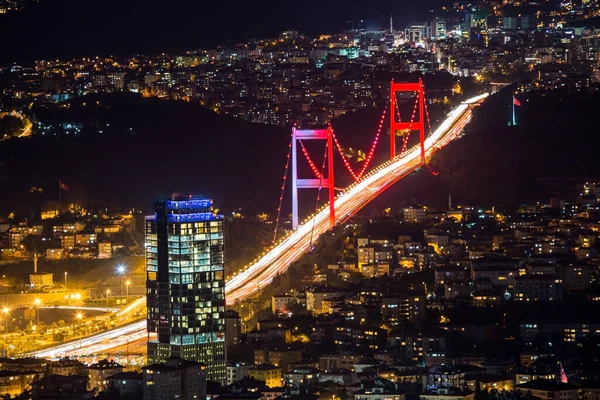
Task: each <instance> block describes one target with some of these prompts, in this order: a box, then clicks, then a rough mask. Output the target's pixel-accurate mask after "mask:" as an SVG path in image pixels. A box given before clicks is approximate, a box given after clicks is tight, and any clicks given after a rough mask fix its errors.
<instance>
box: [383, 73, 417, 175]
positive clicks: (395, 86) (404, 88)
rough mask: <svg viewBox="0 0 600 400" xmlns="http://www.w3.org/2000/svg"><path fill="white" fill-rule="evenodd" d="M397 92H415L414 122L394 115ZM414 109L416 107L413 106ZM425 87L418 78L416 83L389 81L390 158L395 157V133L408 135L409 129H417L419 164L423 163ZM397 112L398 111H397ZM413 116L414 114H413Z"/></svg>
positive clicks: (396, 104)
mask: <svg viewBox="0 0 600 400" xmlns="http://www.w3.org/2000/svg"><path fill="white" fill-rule="evenodd" d="M398 92H416V94H417V98H416V102H417V103H418V104H416V105H415V106H416V107H417V108H418V109H419V120H418V121H417V122H414V121H413V119H414V118H411V120H410V122H402V121H400V120H399V119H400V115H396V114H397V113H396V107H397V106H398V103H397V100H396V94H397V93H398ZM415 111H416V108H415ZM424 113H425V89H424V87H423V81H422V80H420V79H419V82H418V83H395V82H394V80H392V82H391V83H390V159H392V160H393V159H394V157H396V135H398V133H400V135H408V134H410V132H411V131H419V140H420V142H421V164H423V165H425V117H424ZM398 114H399V113H398ZM413 117H414V115H413Z"/></svg>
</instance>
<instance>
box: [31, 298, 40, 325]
mask: <svg viewBox="0 0 600 400" xmlns="http://www.w3.org/2000/svg"><path fill="white" fill-rule="evenodd" d="M33 303H34V304H35V306H36V308H37V324H38V325H39V324H40V304H42V300H41V299H35V300H34V301H33Z"/></svg>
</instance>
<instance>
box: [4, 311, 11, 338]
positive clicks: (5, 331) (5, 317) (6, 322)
mask: <svg viewBox="0 0 600 400" xmlns="http://www.w3.org/2000/svg"><path fill="white" fill-rule="evenodd" d="M9 311H10V308H8V307H4V308H3V309H2V312H3V313H4V333H5V334H8V312H9Z"/></svg>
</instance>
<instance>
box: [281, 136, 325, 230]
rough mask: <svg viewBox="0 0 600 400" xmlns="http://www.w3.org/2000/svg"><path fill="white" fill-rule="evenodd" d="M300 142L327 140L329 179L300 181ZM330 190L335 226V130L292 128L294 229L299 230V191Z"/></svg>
mask: <svg viewBox="0 0 600 400" xmlns="http://www.w3.org/2000/svg"><path fill="white" fill-rule="evenodd" d="M299 140H327V155H326V157H327V177H325V176H321V178H316V179H314V178H313V179H298V156H297V142H298V141H299ZM321 188H328V189H329V225H330V227H331V228H333V227H334V226H335V205H334V204H335V192H334V190H335V185H334V179H333V129H332V128H331V126H330V127H329V128H327V129H310V130H309V129H296V128H295V127H294V128H292V228H293V229H297V228H298V189H321Z"/></svg>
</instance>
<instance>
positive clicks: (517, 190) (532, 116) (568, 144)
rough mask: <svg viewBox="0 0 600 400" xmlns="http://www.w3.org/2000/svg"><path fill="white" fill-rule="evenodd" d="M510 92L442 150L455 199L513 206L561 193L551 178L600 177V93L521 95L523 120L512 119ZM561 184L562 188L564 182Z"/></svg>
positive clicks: (492, 100) (437, 160)
mask: <svg viewBox="0 0 600 400" xmlns="http://www.w3.org/2000/svg"><path fill="white" fill-rule="evenodd" d="M511 95H512V94H511V92H510V90H504V91H502V92H500V93H499V94H496V95H494V96H492V97H491V98H490V99H489V100H487V101H486V102H485V103H484V104H483V105H482V106H481V107H480V108H479V109H478V110H477V112H476V114H475V117H474V119H473V121H472V122H471V124H470V125H469V127H468V128H467V136H466V137H464V138H462V139H461V140H458V141H456V142H454V143H451V144H450V145H448V146H447V147H446V148H445V149H444V150H443V151H441V152H439V153H438V154H436V156H435V160H434V163H435V164H436V165H437V166H438V167H439V169H440V171H441V175H440V177H441V178H442V179H443V180H444V181H445V182H447V183H448V184H449V189H450V192H451V193H452V196H453V198H454V199H455V200H456V201H461V202H469V203H477V204H507V205H514V204H516V203H521V202H524V201H533V200H539V201H544V200H547V199H548V196H552V195H560V193H559V192H556V191H555V190H556V189H551V188H550V187H549V185H548V184H547V182H548V181H553V180H554V181H555V180H556V179H557V178H565V177H569V178H573V180H583V179H588V178H594V177H599V176H600V164H598V155H599V147H598V145H599V143H600V142H599V140H600V139H599V138H598V133H599V130H598V127H597V124H598V123H597V118H598V111H599V110H600V94H598V93H596V94H593V95H568V94H566V93H562V92H559V91H555V92H552V93H550V94H547V95H545V96H541V95H530V96H529V97H526V96H523V97H521V103H522V107H521V108H520V109H518V111H517V113H518V114H517V115H518V116H519V117H520V124H519V126H516V127H510V126H508V125H507V122H508V118H509V116H510V104H511ZM559 189H560V188H559Z"/></svg>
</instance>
